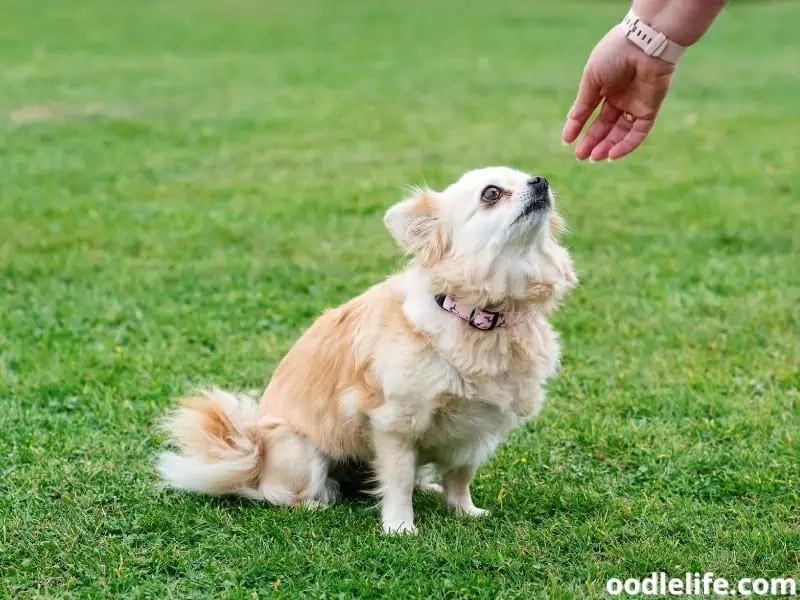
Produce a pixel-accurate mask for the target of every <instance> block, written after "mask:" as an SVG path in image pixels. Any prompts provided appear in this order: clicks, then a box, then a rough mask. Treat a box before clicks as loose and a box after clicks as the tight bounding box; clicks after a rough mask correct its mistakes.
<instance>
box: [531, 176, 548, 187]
mask: <svg viewBox="0 0 800 600" xmlns="http://www.w3.org/2000/svg"><path fill="white" fill-rule="evenodd" d="M528 185H529V186H530V187H532V188H534V189H535V190H546V189H547V188H548V187H550V184H549V183H548V182H547V179H545V178H544V177H539V176H538V175H537V176H536V177H531V178H530V179H528Z"/></svg>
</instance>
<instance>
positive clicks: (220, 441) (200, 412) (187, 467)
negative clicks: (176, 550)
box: [158, 389, 266, 499]
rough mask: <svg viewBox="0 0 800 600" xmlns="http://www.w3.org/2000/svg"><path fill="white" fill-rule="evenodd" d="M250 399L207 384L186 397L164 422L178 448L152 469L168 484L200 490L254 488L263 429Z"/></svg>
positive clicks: (250, 491) (252, 492)
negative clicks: (176, 451)
mask: <svg viewBox="0 0 800 600" xmlns="http://www.w3.org/2000/svg"><path fill="white" fill-rule="evenodd" d="M258 419H259V416H258V409H257V407H256V403H255V401H253V400H252V399H251V398H248V397H246V396H234V395H233V394H229V393H228V392H224V391H222V390H218V389H213V390H207V391H204V392H202V393H201V394H200V395H198V396H194V397H191V398H187V399H185V400H183V402H182V403H181V407H180V408H179V409H178V410H177V411H175V412H174V413H173V414H172V415H171V416H170V417H169V418H168V419H167V421H166V422H165V427H166V429H167V431H168V432H169V434H170V437H171V439H172V441H173V443H174V444H175V445H176V446H177V447H178V448H179V449H180V452H179V453H175V452H164V453H162V454H161V456H159V459H158V471H159V472H160V473H161V477H162V478H163V479H164V481H165V482H166V483H167V484H168V485H170V486H171V487H174V488H179V489H182V490H187V491H190V492H200V493H204V494H213V495H223V494H239V495H243V496H247V497H252V498H260V499H263V495H261V494H260V493H259V492H258V491H257V487H258V480H259V477H260V474H261V472H262V469H263V466H264V457H265V446H266V440H265V437H264V436H265V433H266V431H265V430H264V429H263V428H259V426H258Z"/></svg>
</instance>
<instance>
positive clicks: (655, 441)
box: [0, 0, 800, 598]
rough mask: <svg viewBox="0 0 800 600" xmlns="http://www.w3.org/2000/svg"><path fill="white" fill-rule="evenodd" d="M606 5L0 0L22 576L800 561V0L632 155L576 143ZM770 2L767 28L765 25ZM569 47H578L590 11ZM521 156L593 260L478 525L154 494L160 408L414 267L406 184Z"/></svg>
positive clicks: (692, 57) (699, 85)
mask: <svg viewBox="0 0 800 600" xmlns="http://www.w3.org/2000/svg"><path fill="white" fill-rule="evenodd" d="M624 11H625V6H623V5H622V4H620V3H611V2H589V1H585V2H560V3H556V2H549V3H544V2H534V1H533V0H530V1H522V0H519V1H516V2H514V1H512V0H496V1H494V2H479V1H477V0H471V1H469V2H456V1H455V0H443V1H442V2H423V1H422V0H409V1H404V2H399V1H397V2H380V3H378V2H370V1H369V0H355V1H352V2H347V3H334V2H322V1H321V0H318V1H316V2H313V1H311V0H296V1H294V2H283V3H278V2H257V1H255V0H247V1H245V0H230V1H225V2H223V0H173V1H171V2H157V1H155V0H142V1H140V2H136V3H133V2H131V3H109V2H103V1H101V0H80V1H78V2H69V3H56V2H52V1H46V0H26V1H24V2H23V0H2V13H3V14H4V26H3V28H2V31H1V32H0V73H1V74H2V75H0V77H2V78H3V83H4V86H3V94H2V95H1V96H0V118H5V130H4V132H3V134H2V137H1V138H0V140H1V141H0V156H2V162H1V163H0V164H1V165H2V166H1V167H0V168H1V169H2V171H0V172H1V173H2V177H0V294H1V295H0V425H1V426H2V436H0V457H2V459H0V576H1V579H2V587H0V594H1V595H2V596H4V597H18V598H35V597H75V598H92V597H107V596H118V597H152V598H170V597H172V598H184V597H224V598H250V597H254V596H257V595H263V596H273V595H274V596H276V597H287V598H288V597H301V596H302V597H320V598H340V597H377V596H385V597H395V598H397V597H403V598H424V597H448V598H495V597H502V598H514V597H519V598H540V597H549V598H596V597H603V596H604V588H605V581H606V580H607V579H608V578H609V577H622V578H625V577H629V576H644V575H647V574H649V573H650V572H651V571H662V570H663V571H667V572H669V573H671V574H674V575H677V576H680V575H682V574H683V573H685V572H686V571H700V572H703V571H714V572H715V573H718V574H720V575H723V576H726V577H728V578H731V579H736V578H738V577H759V576H764V577H771V576H790V575H794V576H795V577H800V566H798V564H799V563H800V550H799V549H800V492H799V491H798V490H799V489H800V483H799V481H800V415H799V413H800V393H799V392H798V389H800V378H799V376H798V371H800V335H798V331H799V328H800V226H798V223H800V203H798V197H800V185H799V184H798V181H797V177H798V173H800V125H799V123H800V122H799V121H798V119H797V98H798V97H800V79H798V66H797V55H798V52H800V41H798V37H797V32H796V25H795V24H796V22H797V19H798V18H800V6H798V5H797V4H796V3H793V2H790V1H788V0H786V1H783V2H759V3H755V2H751V3H742V2H734V3H733V6H731V7H730V8H729V9H728V10H727V12H726V13H725V14H724V15H723V16H722V17H721V18H720V20H719V22H718V24H717V25H716V27H715V28H714V29H713V30H712V32H711V33H710V34H709V35H708V36H707V38H706V39H704V40H703V41H702V42H701V43H700V45H699V46H698V47H697V48H694V49H692V50H690V51H689V53H688V55H687V56H686V58H685V59H684V63H683V64H682V66H681V67H680V70H679V73H678V76H677V79H676V83H675V85H674V90H673V92H672V95H671V96H670V98H669V100H668V103H667V106H666V108H665V110H664V114H663V116H662V118H661V120H660V121H659V123H658V125H657V127H656V130H655V132H654V134H653V136H652V138H651V139H650V140H649V141H648V143H647V144H646V145H645V146H644V147H643V148H642V149H641V150H640V151H638V152H637V153H636V154H634V155H633V156H631V157H630V158H628V159H625V160H623V161H620V162H619V163H615V164H613V165H606V164H598V165H593V166H589V165H588V164H579V163H577V162H576V161H575V160H574V158H573V157H572V154H571V152H570V150H569V149H565V148H562V146H561V144H560V141H559V133H560V128H561V125H562V122H563V117H564V115H565V113H566V111H567V109H568V107H569V105H570V103H571V101H572V99H573V95H574V93H575V89H576V85H577V82H578V76H579V74H580V70H581V67H582V64H583V61H584V60H585V58H586V56H587V52H588V50H589V48H590V47H591V45H592V44H593V43H594V42H595V41H596V40H597V39H598V38H599V37H600V35H601V34H602V33H603V32H604V31H605V29H606V28H607V27H609V26H610V25H611V24H612V23H614V22H615V21H616V20H618V19H619V18H621V16H622V15H623V14H624ZM754 23H758V26H757V27H754V26H753V24H754ZM566 31H568V32H569V35H567V36H566V37H564V35H563V34H564V32H566ZM489 164H511V165H514V166H517V167H520V168H523V169H525V170H528V171H532V172H535V173H540V174H545V175H547V177H548V178H550V179H551V181H552V182H553V183H554V185H555V186H556V187H557V189H558V190H559V191H560V204H561V209H562V212H563V213H564V214H565V216H566V217H567V219H568V221H569V223H570V225H571V229H572V234H571V236H570V238H569V245H570V248H571V251H572V253H573V256H574V259H575V261H576V264H577V266H578V269H579V271H580V274H581V278H582V285H581V287H580V288H579V289H578V290H576V292H575V293H574V294H573V295H572V296H570V297H569V299H568V301H567V303H566V305H565V306H564V308H563V309H562V310H561V311H560V312H559V313H558V315H557V317H556V319H555V321H556V324H557V327H558V329H559V330H560V331H561V332H562V336H563V340H564V347H565V356H564V364H563V369H562V372H561V375H560V377H559V378H558V379H557V380H556V381H554V382H553V383H552V384H551V386H550V402H549V404H548V406H547V407H546V408H545V410H544V412H543V414H542V416H541V418H540V419H539V420H538V421H536V422H534V423H531V424H529V425H528V426H526V427H525V428H523V429H522V430H520V431H517V432H516V433H515V434H514V435H513V436H512V438H511V440H510V442H509V443H508V444H506V445H505V446H504V447H503V448H502V449H501V450H500V451H499V452H498V454H497V456H496V457H495V458H494V459H493V460H492V461H491V462H490V463H488V464H487V465H485V466H484V468H483V469H482V470H481V472H480V474H479V479H478V480H477V482H476V485H475V496H476V499H477V503H478V504H479V505H481V506H485V507H487V508H490V509H492V511H493V515H492V516H491V517H490V518H489V519H487V520H485V521H481V522H475V521H462V520H458V519H456V518H455V517H453V516H452V515H450V514H448V513H446V512H445V511H444V509H443V508H442V507H441V506H440V504H439V502H437V501H436V500H435V499H433V498H429V497H419V498H417V501H416V508H417V513H418V522H419V525H420V528H421V533H420V535H419V536H418V537H416V538H399V539H398V538H387V537H383V536H382V535H381V534H380V533H379V527H378V522H377V516H378V515H377V514H376V511H375V510H374V509H373V507H372V506H371V504H369V503H358V502H355V503H344V504H340V505H338V506H337V507H335V508H333V509H331V510H327V511H318V512H314V513H308V512H302V511H292V510H283V509H275V508H269V507H266V506H263V505H260V504H256V503H253V502H245V501H235V500H226V499H209V498H204V497H198V496H191V495H183V494H179V493H173V492H166V491H163V490H160V489H159V487H158V486H157V481H156V478H155V475H154V472H153V466H152V465H153V458H154V455H155V453H156V452H157V451H158V449H159V448H160V447H161V446H162V443H163V440H162V437H161V436H160V435H159V434H158V432H157V431H156V429H155V428H154V424H155V423H156V421H157V420H158V418H159V417H160V416H161V415H162V414H163V413H164V411H165V410H166V409H167V407H169V406H170V405H171V398H172V397H174V396H175V395H178V394H180V393H182V392H185V391H187V390H189V389H190V388H192V387H194V386H196V385H198V384H204V383H215V384H219V385H221V386H224V387H232V388H238V389H247V388H261V387H263V386H264V385H265V383H266V381H267V380H268V378H269V375H270V373H271V371H272V369H273V368H274V366H275V365H276V363H277V361H278V360H279V359H280V358H281V356H282V355H283V354H284V352H285V351H286V350H287V349H288V348H289V347H290V346H291V344H292V342H293V341H294V340H295V339H296V338H297V336H298V335H299V334H300V332H301V331H302V330H303V329H304V328H305V327H306V326H307V325H308V324H309V323H310V322H311V321H312V320H313V318H314V316H315V315H316V314H318V313H319V312H320V311H321V310H322V309H323V308H325V307H327V306H330V305H334V304H337V303H340V302H342V301H344V300H346V299H348V298H350V297H351V296H353V295H354V294H357V293H358V292H359V291H361V290H362V289H364V288H365V287H366V286H368V285H369V284H371V283H372V282H375V281H377V280H380V279H381V278H383V277H384V276H386V275H387V274H388V273H390V272H392V271H393V270H395V269H396V268H397V267H398V266H399V265H400V264H401V257H400V255H399V252H398V251H397V250H396V249H395V247H394V246H393V244H392V242H391V240H390V238H389V235H388V234H387V233H386V232H385V231H384V229H383V225H382V223H381V217H382V214H383V211H384V210H385V209H386V207H388V206H389V205H390V204H391V203H392V202H394V201H396V200H397V199H398V198H399V197H400V195H401V193H402V189H403V186H405V185H407V184H412V183H420V182H423V181H427V182H429V183H430V184H431V185H433V186H443V185H445V184H447V183H448V182H450V181H451V180H452V179H454V178H455V177H456V176H458V175H459V174H460V173H461V172H462V171H464V170H467V169H469V168H473V167H477V166H485V165H489Z"/></svg>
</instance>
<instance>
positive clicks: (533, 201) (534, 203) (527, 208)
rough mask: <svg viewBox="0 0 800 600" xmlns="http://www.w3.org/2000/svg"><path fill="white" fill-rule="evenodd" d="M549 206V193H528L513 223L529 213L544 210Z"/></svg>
mask: <svg viewBox="0 0 800 600" xmlns="http://www.w3.org/2000/svg"><path fill="white" fill-rule="evenodd" d="M549 208H550V194H548V193H544V194H537V195H535V196H534V195H528V196H526V197H525V204H524V205H523V206H522V211H521V212H520V213H519V216H518V217H517V218H516V219H515V220H514V224H516V223H518V222H519V221H521V220H523V219H527V218H528V217H530V216H531V215H534V214H538V213H540V212H544V211H546V210H548V209H549Z"/></svg>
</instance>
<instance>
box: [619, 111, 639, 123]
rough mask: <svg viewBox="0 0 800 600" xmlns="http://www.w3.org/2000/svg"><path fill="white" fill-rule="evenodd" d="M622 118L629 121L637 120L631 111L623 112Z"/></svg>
mask: <svg viewBox="0 0 800 600" xmlns="http://www.w3.org/2000/svg"><path fill="white" fill-rule="evenodd" d="M622 118H623V119H625V120H626V121H627V122H628V123H633V122H634V121H635V120H636V117H634V116H633V115H632V114H631V113H629V112H623V113H622Z"/></svg>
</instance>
